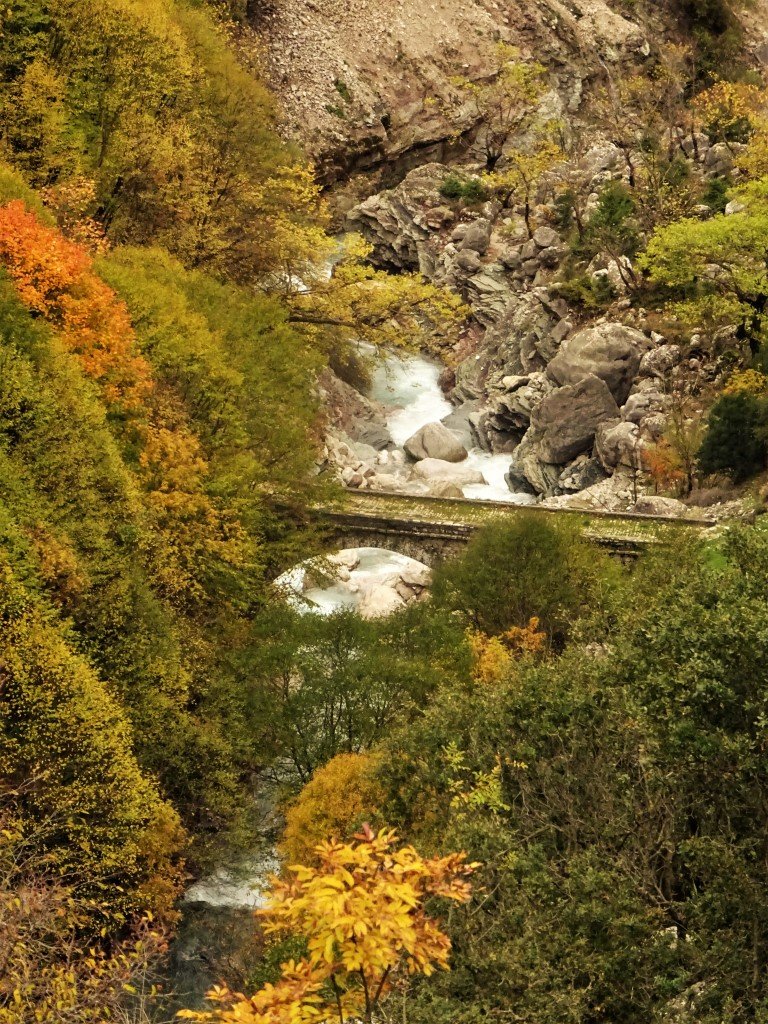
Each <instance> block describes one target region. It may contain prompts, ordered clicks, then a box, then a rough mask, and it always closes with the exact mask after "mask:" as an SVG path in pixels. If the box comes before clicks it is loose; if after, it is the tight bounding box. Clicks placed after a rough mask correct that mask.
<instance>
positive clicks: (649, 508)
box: [632, 494, 704, 519]
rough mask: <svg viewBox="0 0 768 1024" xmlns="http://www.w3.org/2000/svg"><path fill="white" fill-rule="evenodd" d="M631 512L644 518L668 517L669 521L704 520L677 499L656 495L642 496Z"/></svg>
mask: <svg viewBox="0 0 768 1024" xmlns="http://www.w3.org/2000/svg"><path fill="white" fill-rule="evenodd" d="M632 511H633V512H638V513H640V514H641V515H644V516H669V517H670V518H671V519H685V518H691V519H694V518H704V516H702V515H701V513H699V512H698V511H697V510H694V509H690V508H688V506H687V505H684V504H683V502H682V501H678V500H677V498H664V497H662V496H661V495H657V494H644V495H643V496H642V497H641V498H638V499H637V502H636V503H635V505H634V506H633V507H632Z"/></svg>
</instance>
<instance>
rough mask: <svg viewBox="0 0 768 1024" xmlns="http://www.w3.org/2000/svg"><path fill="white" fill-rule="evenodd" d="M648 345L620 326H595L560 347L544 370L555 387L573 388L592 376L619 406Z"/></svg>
mask: <svg viewBox="0 0 768 1024" xmlns="http://www.w3.org/2000/svg"><path fill="white" fill-rule="evenodd" d="M648 345H649V342H648V340H647V338H646V337H645V335H643V334H641V332H640V331H637V330H635V329H634V328H632V327H626V326H625V325H624V324H619V323H608V324H598V325H597V326H596V327H587V328H585V329H584V330H581V331H577V332H576V334H574V335H573V336H572V337H570V338H567V339H566V340H565V341H564V342H563V343H562V345H561V347H560V351H559V352H558V353H557V355H556V356H555V357H554V359H552V361H551V362H550V363H549V365H548V366H547V373H548V374H549V376H550V377H551V378H552V380H554V381H555V382H556V383H557V384H561V385H562V384H576V383H578V382H579V381H581V380H583V379H584V378H585V377H587V376H588V375H590V374H592V375H593V376H595V377H599V378H600V379H601V380H603V381H605V383H606V384H607V385H608V388H609V390H610V392H611V394H612V395H613V397H614V399H615V400H616V402H618V403H619V404H620V405H621V404H623V403H624V402H625V401H626V399H627V396H628V395H629V392H630V389H631V387H632V383H633V381H634V379H635V377H636V376H637V373H638V370H639V368H640V361H641V359H642V358H643V354H644V353H645V351H646V350H647V348H648Z"/></svg>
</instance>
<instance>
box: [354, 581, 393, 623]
mask: <svg viewBox="0 0 768 1024" xmlns="http://www.w3.org/2000/svg"><path fill="white" fill-rule="evenodd" d="M395 587H396V584H395V585H394V586H389V585H388V584H384V585H381V584H379V585H377V586H373V587H371V588H370V589H367V590H364V591H363V593H362V594H361V596H360V601H359V603H358V606H357V612H358V615H359V616H360V617H361V618H363V619H383V618H385V617H386V616H387V615H392V614H394V612H398V611H400V609H401V608H405V601H404V600H403V598H402V597H401V596H400V594H398V592H397V590H396V589H395Z"/></svg>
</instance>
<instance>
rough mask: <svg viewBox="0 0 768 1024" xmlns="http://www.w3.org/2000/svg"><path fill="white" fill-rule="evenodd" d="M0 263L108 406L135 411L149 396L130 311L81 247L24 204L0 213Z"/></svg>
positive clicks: (148, 381)
mask: <svg viewBox="0 0 768 1024" xmlns="http://www.w3.org/2000/svg"><path fill="white" fill-rule="evenodd" d="M0 263H2V265H3V266H4V267H5V269H6V270H7V272H8V274H9V275H10V277H11V279H12V280H13V282H14V284H15V286H16V288H17V290H18V292H19V296H20V298H21V300H22V302H24V304H25V305H26V306H28V307H29V308H30V309H32V310H34V311H35V312H36V313H39V314H40V315H41V316H42V317H44V318H45V320H46V321H48V322H49V323H50V324H51V326H52V327H53V328H54V329H55V330H57V331H58V333H59V335H60V336H61V338H62V340H63V341H64V343H65V344H66V346H67V347H68V348H69V349H70V350H71V351H72V352H74V353H75V354H76V355H77V357H78V358H79V360H80V363H81V364H82V367H83V369H84V371H85V372H86V373H87V374H88V376H90V377H93V378H94V379H95V380H96V381H98V382H99V384H100V385H101V387H102V388H103V390H104V396H105V398H106V400H107V401H108V402H109V403H112V404H115V403H119V404H120V405H122V406H123V407H124V408H126V409H130V410H136V409H138V408H140V407H141V404H142V402H143V401H144V399H145V398H146V396H147V394H148V393H149V391H150V390H151V387H152V383H151V371H150V367H149V364H148V363H147V361H146V360H145V359H144V358H143V356H142V355H141V354H140V353H139V352H138V351H137V346H136V339H135V336H134V332H133V327H132V326H131V321H130V317H129V315H128V310H127V308H126V306H125V304H124V303H123V302H121V300H120V299H119V298H118V297H117V296H116V295H115V293H114V292H113V291H112V289H111V288H109V287H108V285H106V284H104V282H103V281H101V280H100V279H99V278H98V277H97V276H96V275H95V274H94V273H93V264H92V261H91V258H90V256H89V255H88V253H87V252H86V251H85V249H84V248H83V247H82V246H80V245H78V244H76V243H75V242H70V241H69V240H68V239H66V238H64V236H63V235H62V234H61V233H60V232H59V231H58V230H57V229H56V228H50V227H47V226H46V225H44V224H42V223H41V222H40V221H39V220H38V218H37V217H36V216H35V214H34V213H32V212H30V211H29V210H27V208H26V206H25V205H24V203H23V202H22V201H21V200H14V201H13V202H11V203H8V204H6V205H5V206H2V207H0Z"/></svg>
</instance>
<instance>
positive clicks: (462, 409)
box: [440, 401, 480, 450]
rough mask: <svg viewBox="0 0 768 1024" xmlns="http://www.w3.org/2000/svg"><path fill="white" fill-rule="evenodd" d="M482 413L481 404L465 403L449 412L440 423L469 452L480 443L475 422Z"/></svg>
mask: <svg viewBox="0 0 768 1024" xmlns="http://www.w3.org/2000/svg"><path fill="white" fill-rule="evenodd" d="M479 412H480V402H478V401H474V402H463V403H462V404H461V405H460V406H459V407H458V408H457V409H454V410H453V412H449V413H448V415H447V416H443V418H442V419H441V420H440V422H441V423H442V424H443V426H444V427H447V428H448V430H450V432H451V433H452V434H453V435H454V437H457V438H458V440H459V441H461V443H462V444H463V445H464V447H465V448H466V449H467V450H469V449H470V448H472V447H474V445H476V444H477V443H478V440H479V439H478V437H477V436H476V431H475V428H474V427H473V422H474V421H475V419H476V417H477V414H478V413H479Z"/></svg>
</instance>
